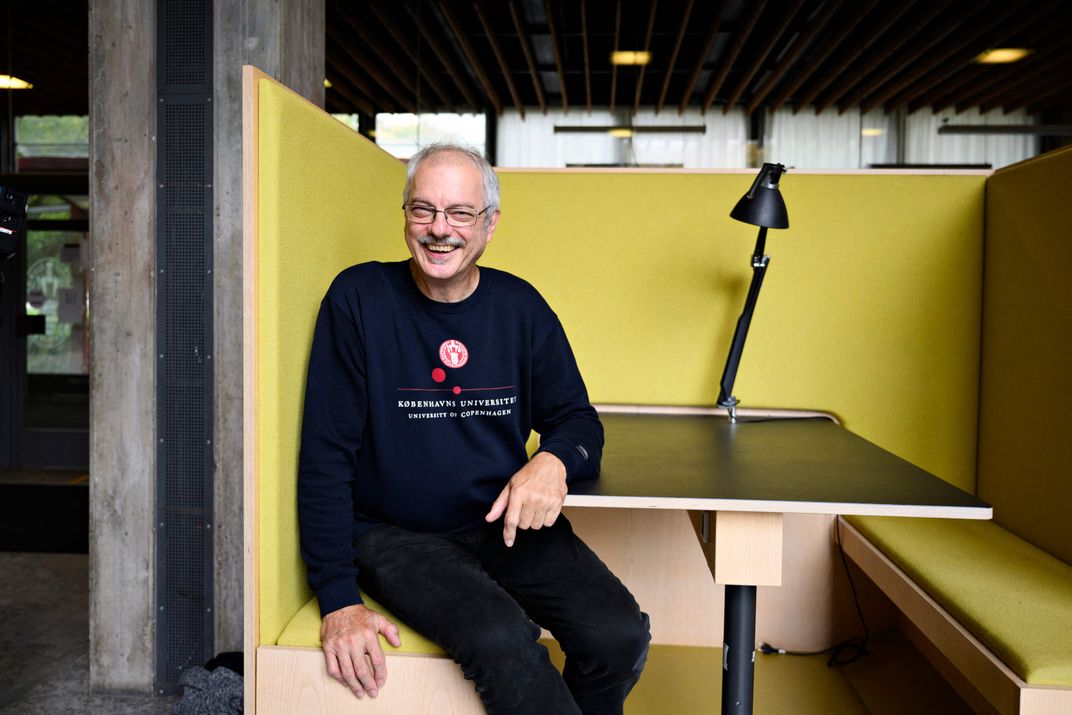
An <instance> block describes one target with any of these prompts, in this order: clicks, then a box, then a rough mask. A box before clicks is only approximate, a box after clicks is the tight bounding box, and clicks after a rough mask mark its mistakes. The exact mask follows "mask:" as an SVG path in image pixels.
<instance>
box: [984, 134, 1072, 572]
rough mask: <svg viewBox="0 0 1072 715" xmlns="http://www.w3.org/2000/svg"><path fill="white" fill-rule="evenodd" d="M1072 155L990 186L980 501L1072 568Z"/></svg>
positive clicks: (1020, 168) (1014, 171)
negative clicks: (1071, 223) (1071, 429)
mask: <svg viewBox="0 0 1072 715" xmlns="http://www.w3.org/2000/svg"><path fill="white" fill-rule="evenodd" d="M1070 182H1072V149H1064V150H1061V151H1058V152H1053V153H1051V154H1047V155H1044V156H1041V157H1037V158H1035V159H1031V160H1028V161H1025V162H1022V163H1020V164H1016V165H1013V166H1010V167H1007V168H1005V169H1002V170H1000V171H998V172H996V173H995V174H994V175H993V176H992V177H991V178H990V180H989V181H988V182H987V196H986V222H987V226H986V271H985V285H984V296H985V298H984V303H983V305H984V313H983V315H984V320H983V350H982V353H983V361H982V365H983V368H982V396H981V405H980V419H979V496H980V497H981V498H983V499H986V500H987V501H990V502H991V503H993V504H994V521H996V522H998V523H999V524H1001V525H1002V526H1004V527H1005V528H1007V529H1009V530H1010V531H1012V532H1013V533H1015V534H1017V535H1018V536H1020V537H1022V538H1024V539H1027V540H1028V541H1030V542H1032V543H1033V544H1035V545H1036V546H1039V547H1041V548H1042V549H1045V550H1046V551H1048V552H1049V553H1051V554H1053V555H1054V556H1056V557H1057V558H1059V559H1061V560H1062V561H1064V562H1065V563H1070V564H1072V519H1070V518H1069V512H1070V510H1072V479H1069V466H1068V465H1069V464H1072V441H1070V440H1069V429H1068V425H1069V417H1068V416H1069V406H1070V404H1072V279H1070V276H1072V228H1070V227H1069V216H1070V215H1072V214H1070V204H1072V193H1070V191H1069V184H1070Z"/></svg>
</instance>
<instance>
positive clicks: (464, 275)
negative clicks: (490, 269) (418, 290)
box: [405, 154, 499, 287]
mask: <svg viewBox="0 0 1072 715" xmlns="http://www.w3.org/2000/svg"><path fill="white" fill-rule="evenodd" d="M483 200H484V184H483V181H482V178H481V175H480V171H479V170H478V169H477V168H476V167H475V166H473V165H472V164H471V163H470V162H469V161H468V160H466V159H465V158H463V157H461V156H458V155H452V154H439V155H436V156H433V157H430V158H429V159H426V160H425V161H424V162H422V163H421V165H420V166H419V167H417V171H416V173H415V174H414V175H413V185H412V186H411V188H410V195H409V202H410V204H423V205H425V206H430V207H432V208H435V209H440V210H442V209H452V208H465V209H468V210H471V211H472V212H473V213H476V212H478V211H481V210H482V209H483V208H484V204H483ZM486 217H487V214H482V215H480V216H478V217H477V221H476V224H475V225H473V226H466V227H455V226H451V225H450V224H448V223H447V220H446V216H445V215H444V214H443V213H437V214H435V219H434V220H433V221H432V223H428V224H418V223H414V222H412V221H409V220H407V221H406V230H405V235H406V245H407V246H408V247H409V251H410V253H411V254H413V258H414V261H415V262H416V264H417V268H418V269H419V270H420V272H421V273H422V274H423V275H424V278H425V279H426V280H427V281H428V283H429V284H430V285H431V286H440V287H443V286H453V285H460V286H465V285H469V282H470V281H475V278H476V270H477V269H476V261H477V259H478V258H480V256H481V255H482V254H483V253H484V248H485V247H486V246H487V245H488V242H489V241H490V240H491V236H492V234H493V233H494V232H495V227H496V226H497V225H498V222H499V212H498V210H496V211H495V212H494V213H493V214H492V216H491V219H490V221H489V222H488V223H487V225H486V226H485V218H486ZM473 287H475V283H474V285H473Z"/></svg>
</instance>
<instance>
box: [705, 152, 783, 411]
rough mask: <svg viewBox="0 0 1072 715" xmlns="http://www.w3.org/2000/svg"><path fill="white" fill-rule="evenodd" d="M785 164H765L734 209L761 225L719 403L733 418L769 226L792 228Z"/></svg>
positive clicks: (740, 217) (740, 218) (738, 216)
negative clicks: (782, 183) (783, 187)
mask: <svg viewBox="0 0 1072 715" xmlns="http://www.w3.org/2000/svg"><path fill="white" fill-rule="evenodd" d="M785 170H786V169H785V167H784V166H783V165H781V164H764V165H763V168H762V169H760V170H759V175H758V176H756V180H755V181H753V182H752V188H750V189H749V190H748V193H747V194H745V195H744V196H742V197H741V200H740V201H738V202H737V205H736V206H734V207H733V211H730V218H735V219H737V220H738V221H742V222H744V223H750V224H752V225H753V226H759V236H757V237H756V248H755V250H754V251H753V252H752V284H751V285H749V286H748V297H747V298H745V301H744V311H743V312H742V313H741V317H740V318H738V319H737V327H736V329H734V331H733V343H732V344H731V345H730V354H729V355H727V356H726V367H725V369H724V370H723V371H722V380H721V382H720V383H719V385H720V389H719V392H718V406H719V407H725V408H726V409H727V410H729V413H730V422H736V421H737V402H738V400H737V398H736V397H734V396H733V381H734V380H735V379H736V377H737V367H738V366H739V365H740V363H741V353H742V352H743V351H744V340H745V338H746V337H748V326H749V324H750V323H751V322H752V313H753V312H754V311H755V309H756V300H758V299H759V289H760V288H761V287H762V286H763V276H764V274H766V272H767V266H768V265H769V264H770V256H765V255H763V248H764V244H765V243H766V240H767V229H768V228H789V213H788V212H787V211H786V210H785V201H783V200H782V194H781V192H780V191H778V180H779V179H780V178H781V177H782V174H784V173H785Z"/></svg>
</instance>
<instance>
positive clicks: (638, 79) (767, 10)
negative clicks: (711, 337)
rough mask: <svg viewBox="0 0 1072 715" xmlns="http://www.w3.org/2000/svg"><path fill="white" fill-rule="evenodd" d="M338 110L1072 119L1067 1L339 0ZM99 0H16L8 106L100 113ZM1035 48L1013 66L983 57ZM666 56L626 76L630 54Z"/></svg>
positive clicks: (333, 37)
mask: <svg viewBox="0 0 1072 715" xmlns="http://www.w3.org/2000/svg"><path fill="white" fill-rule="evenodd" d="M326 3H327V4H326V11H327V33H326V34H327V37H326V67H327V77H328V79H329V80H330V81H331V83H332V87H331V88H330V89H328V90H327V93H326V96H327V100H326V101H327V108H328V109H329V110H330V111H333V112H364V113H374V112H380V111H387V112H397V111H407V112H414V111H421V112H433V111H461V112H485V111H487V112H501V111H502V110H503V109H505V108H514V109H518V110H521V111H524V112H539V111H543V110H545V109H548V108H559V109H563V108H564V109H570V110H577V109H580V110H587V109H589V108H611V109H614V110H629V109H634V108H638V107H647V108H657V109H659V110H660V111H662V112H669V111H675V112H676V111H680V110H683V109H686V108H701V109H704V110H706V111H709V112H715V111H728V110H730V109H735V108H740V109H743V110H744V111H746V112H754V111H755V110H757V109H759V108H761V107H765V108H781V107H786V108H790V109H793V110H794V111H802V110H803V111H814V110H816V109H820V110H822V109H835V110H839V111H843V110H846V109H849V108H855V107H859V108H862V109H864V110H886V111H893V110H897V109H899V108H904V109H906V110H908V111H910V112H911V111H916V110H918V109H921V108H924V107H931V108H933V109H935V110H942V109H948V108H954V109H955V110H958V111H962V110H965V109H969V108H979V109H982V110H990V109H994V108H1003V109H1005V110H1006V111H1010V110H1014V109H1019V108H1026V109H1028V110H1029V111H1031V112H1033V113H1036V114H1040V115H1043V116H1044V117H1047V119H1046V121H1049V122H1064V123H1068V122H1070V121H1072V13H1069V12H1067V2H1064V1H1063V0H972V1H971V2H963V1H961V2H955V1H953V0H799V1H792V2H791V1H789V0H750V1H749V2H745V1H744V0H648V1H645V2H639V1H636V0H475V1H474V0H366V1H365V2H358V1H356V0H326ZM87 8H88V4H87V2H86V1H85V0H5V2H4V3H3V11H2V13H0V25H2V28H0V66H2V67H0V72H2V73H7V72H8V70H9V69H10V71H11V72H12V73H14V74H15V75H16V76H24V77H27V78H29V79H31V81H33V82H34V84H35V88H34V90H32V91H28V92H17V91H12V92H8V91H0V101H2V102H3V104H4V107H3V110H4V111H5V112H7V111H10V112H11V113H13V114H15V115H21V114H85V113H86V112H87V106H88V98H87V92H88V90H87V87H88V69H87V65H88V62H87V57H88V51H89V47H88V38H87V34H88V23H87V17H88V9H87ZM997 46H1020V47H1027V48H1030V49H1031V50H1033V53H1032V54H1031V55H1030V56H1029V57H1028V58H1027V59H1025V60H1023V61H1021V62H1019V63H1016V64H1012V65H990V66H983V65H978V64H974V63H973V62H972V58H973V57H975V56H976V55H977V54H979V53H980V52H982V51H983V50H985V49H987V48H989V47H997ZM615 49H620V50H645V49H647V50H649V51H650V52H651V55H652V61H651V63H650V64H649V65H647V66H646V67H629V66H623V67H615V66H613V65H612V64H611V63H610V53H611V52H612V51H613V50H615Z"/></svg>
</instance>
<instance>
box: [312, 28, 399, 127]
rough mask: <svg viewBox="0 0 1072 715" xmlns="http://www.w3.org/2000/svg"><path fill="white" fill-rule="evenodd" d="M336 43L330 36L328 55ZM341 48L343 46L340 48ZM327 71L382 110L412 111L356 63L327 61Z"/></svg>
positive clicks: (331, 53)
mask: <svg viewBox="0 0 1072 715" xmlns="http://www.w3.org/2000/svg"><path fill="white" fill-rule="evenodd" d="M333 46H337V45H335V41H334V40H332V39H331V38H330V37H329V38H328V42H327V48H328V49H329V52H328V57H330V56H331V55H333V54H336V53H334V52H330V49H331V48H332V47H333ZM340 50H341V48H340ZM327 71H328V74H329V75H335V76H338V77H342V78H343V80H345V81H346V82H347V83H349V85H350V86H351V87H353V88H354V89H356V90H358V91H359V92H361V94H363V95H365V96H366V97H368V98H369V100H370V101H371V102H372V105H373V107H375V108H377V109H379V110H380V111H381V112H393V111H395V110H397V109H405V110H407V111H410V109H409V108H408V107H404V106H403V105H402V104H401V101H400V99H399V98H398V97H395V96H393V95H391V94H383V92H382V91H381V90H380V89H379V87H377V86H376V84H375V83H374V82H371V81H369V78H368V77H367V76H365V75H364V74H360V73H359V72H358V71H356V70H355V69H354V65H352V64H351V63H349V62H346V63H344V64H339V65H335V64H332V63H331V62H328V63H327Z"/></svg>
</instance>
